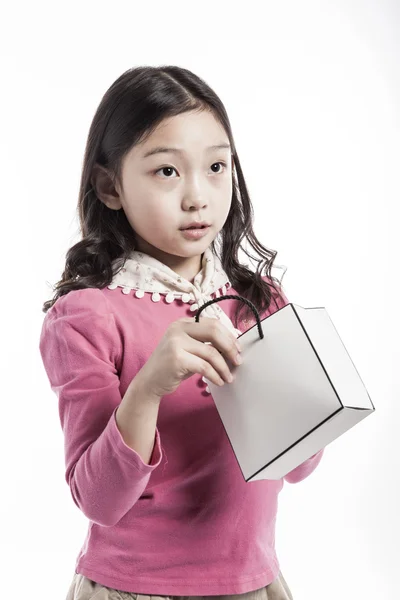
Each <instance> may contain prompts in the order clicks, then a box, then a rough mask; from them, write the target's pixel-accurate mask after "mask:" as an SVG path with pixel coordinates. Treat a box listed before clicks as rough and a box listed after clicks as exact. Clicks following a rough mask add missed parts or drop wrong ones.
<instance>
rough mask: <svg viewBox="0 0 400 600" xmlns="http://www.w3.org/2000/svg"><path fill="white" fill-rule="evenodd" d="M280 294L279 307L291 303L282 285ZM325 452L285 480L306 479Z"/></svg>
mask: <svg viewBox="0 0 400 600" xmlns="http://www.w3.org/2000/svg"><path fill="white" fill-rule="evenodd" d="M276 286H277V287H279V285H278V284H276ZM279 294H280V297H279V298H277V303H278V307H279V308H283V307H284V306H286V305H287V304H289V300H288V299H287V297H286V295H285V294H284V292H283V290H282V287H280V289H279ZM323 453H324V448H322V449H321V450H319V452H317V453H316V454H314V455H313V456H311V457H310V458H309V459H307V460H306V461H304V462H303V463H301V464H300V465H298V466H297V467H296V468H295V469H293V471H290V473H287V475H285V477H284V480H285V481H287V482H288V483H298V482H299V481H302V480H303V479H306V477H308V476H309V475H311V473H312V472H313V471H314V470H315V469H316V468H317V466H318V465H319V463H320V462H321V458H322V455H323Z"/></svg>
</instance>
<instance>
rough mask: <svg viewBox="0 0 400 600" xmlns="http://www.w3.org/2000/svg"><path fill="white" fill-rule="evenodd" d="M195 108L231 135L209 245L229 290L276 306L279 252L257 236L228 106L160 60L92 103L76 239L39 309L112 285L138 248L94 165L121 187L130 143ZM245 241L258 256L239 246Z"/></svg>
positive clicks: (242, 307)
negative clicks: (95, 178)
mask: <svg viewBox="0 0 400 600" xmlns="http://www.w3.org/2000/svg"><path fill="white" fill-rule="evenodd" d="M192 110H209V111H211V112H212V114H213V115H214V117H215V118H216V119H217V120H218V121H219V122H220V123H221V125H222V126H223V128H224V130H225V132H226V134H227V136H228V138H229V142H230V145H231V152H232V156H233V169H232V178H233V186H232V190H233V191H232V202H231V208H230V211H229V214H228V217H227V219H226V222H225V224H224V226H223V228H222V229H221V231H220V232H219V233H218V235H217V237H216V238H215V239H214V240H213V242H212V243H211V250H212V251H213V252H214V253H215V254H218V256H219V258H220V260H221V263H222V266H223V268H224V270H225V272H226V274H227V276H228V277H229V280H230V282H231V284H232V286H233V288H234V289H235V290H236V291H237V292H238V293H239V294H240V295H241V296H244V297H246V298H247V299H248V300H250V301H251V302H252V303H253V304H254V305H255V307H256V308H257V310H258V311H259V312H260V313H261V312H263V311H264V310H267V309H268V308H269V305H270V303H271V301H272V298H273V299H274V301H275V303H276V299H275V296H276V294H275V292H277V293H278V294H279V289H278V288H277V287H276V283H279V282H278V280H277V279H276V278H275V277H273V276H272V274H271V267H272V266H273V262H274V259H275V256H276V254H277V252H276V251H274V250H269V249H267V248H265V247H264V246H263V245H262V244H261V242H259V240H258V239H257V237H256V235H255V233H254V230H253V207H252V203H251V200H250V196H249V193H248V191H247V187H246V182H245V179H244V177H243V173H242V169H241V166H240V161H239V157H238V155H237V152H236V149H235V143H234V140H233V135H232V131H231V126H230V123H229V119H228V115H227V113H226V110H225V107H224V105H223V104H222V102H221V100H220V99H219V97H218V96H217V94H216V93H215V92H214V91H213V90H212V89H211V88H210V87H209V85H208V84H207V83H206V82H205V81H204V80H203V79H201V78H200V77H198V76H197V75H195V74H194V73H192V72H191V71H189V70H188V69H184V68H182V67H178V66H175V65H165V66H160V67H154V66H140V67H136V68H132V69H129V70H128V71H125V73H123V74H122V75H121V76H120V77H118V79H117V80H116V81H115V82H114V83H113V84H112V85H111V87H110V88H109V89H108V90H107V91H106V93H105V94H104V96H103V98H102V100H101V102H100V104H99V106H98V108H97V111H96V113H95V115H94V117H93V120H92V123H91V126H90V129H89V134H88V138H87V143H86V148H85V155H84V160H83V167H82V174H81V181H80V189H79V198H78V207H77V212H78V217H79V224H80V234H81V239H80V241H78V242H77V243H76V244H74V245H73V246H72V247H71V248H70V249H69V250H68V251H67V253H66V262H65V268H64V271H63V273H62V276H61V280H60V281H58V282H57V283H56V285H55V286H53V290H54V291H55V294H54V296H53V298H52V299H51V300H48V301H47V302H45V303H44V304H43V308H42V311H43V312H47V311H48V310H49V309H50V308H51V306H52V305H53V304H54V303H55V302H56V300H57V299H58V298H59V297H61V296H63V295H65V294H68V292H70V291H72V290H78V289H82V288H87V287H96V288H104V287H106V286H107V285H109V284H110V283H111V280H112V278H113V276H114V274H115V273H116V272H117V271H118V270H119V269H120V268H121V266H122V264H123V262H124V261H125V259H126V258H128V257H129V255H130V253H131V252H132V250H134V249H135V232H134V230H133V228H132V227H131V225H130V223H129V221H128V219H127V217H126V215H125V213H124V210H123V209H120V210H112V209H110V208H108V207H107V206H106V205H105V204H104V203H103V202H102V201H101V200H100V199H99V198H98V197H97V195H96V191H95V189H94V188H93V187H92V183H91V181H92V174H93V168H94V166H95V164H96V163H97V164H98V165H101V166H103V167H105V168H106V169H107V170H108V172H109V173H110V176H111V178H112V180H113V182H114V184H115V182H118V183H119V184H121V164H122V161H123V158H124V156H125V155H126V154H127V153H128V152H129V151H130V150H131V148H132V147H133V146H134V145H135V144H137V143H138V142H139V141H140V142H142V141H144V139H146V138H147V136H149V135H150V134H151V133H152V132H153V131H154V129H155V128H156V127H157V126H158V125H159V124H160V122H161V121H162V120H163V119H165V118H168V117H172V116H175V115H178V114H182V113H185V112H187V111H192ZM235 172H236V177H235ZM245 239H246V240H247V242H248V243H249V244H250V246H251V247H252V248H253V250H254V251H255V253H256V256H252V255H251V254H250V253H249V252H248V250H247V248H245V247H243V245H242V240H245ZM217 245H218V246H219V249H218V250H217ZM239 248H241V249H242V250H243V252H245V254H246V255H247V256H248V257H249V258H251V259H253V260H255V261H256V262H257V263H258V266H257V271H256V272H253V271H251V270H250V269H249V268H247V267H246V266H245V265H243V264H241V263H240V262H239V260H238V250H239ZM117 259H118V260H117ZM119 259H121V260H119ZM281 268H282V267H281ZM264 269H265V271H264V272H263V270H264ZM262 275H266V276H267V277H268V281H266V280H265V279H263V278H262ZM273 290H275V292H273ZM235 304H236V305H237V306H236V309H235V314H234V317H233V320H234V325H235V327H238V322H239V316H240V315H241V313H242V311H243V318H244V317H246V316H248V315H250V316H251V317H253V316H254V315H253V312H252V310H251V308H250V307H248V306H247V305H246V304H245V303H243V302H236V303H235Z"/></svg>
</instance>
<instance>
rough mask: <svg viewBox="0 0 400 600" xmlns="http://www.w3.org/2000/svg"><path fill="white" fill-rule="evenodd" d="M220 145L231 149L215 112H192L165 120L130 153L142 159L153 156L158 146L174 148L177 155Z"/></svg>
mask: <svg viewBox="0 0 400 600" xmlns="http://www.w3.org/2000/svg"><path fill="white" fill-rule="evenodd" d="M222 145H224V146H225V147H227V148H226V150H225V151H226V152H228V151H229V150H230V145H229V138H228V135H227V134H226V132H225V130H224V128H223V126H222V125H221V123H219V121H217V119H216V118H215V117H214V115H213V114H211V113H210V112H209V111H202V112H198V111H196V112H194V111H191V112H187V113H183V114H180V115H175V116H173V117H168V118H166V119H164V120H163V121H162V122H161V123H159V125H158V126H157V127H156V129H155V130H154V131H153V132H152V133H151V134H150V135H149V136H148V137H147V138H146V139H145V140H144V141H143V142H141V143H140V144H137V145H136V146H135V147H134V148H132V150H131V154H132V156H133V157H135V158H140V159H145V158H148V157H149V156H152V155H156V154H155V153H153V151H154V150H157V148H160V147H163V148H164V149H165V148H171V147H173V148H175V149H176V155H177V156H179V155H184V154H185V153H186V152H188V153H191V152H195V153H198V152H200V153H203V152H206V151H209V152H211V151H212V150H213V149H216V148H214V147H216V146H222ZM157 155H158V156H160V154H158V153H157Z"/></svg>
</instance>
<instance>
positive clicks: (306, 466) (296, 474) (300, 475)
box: [283, 448, 325, 483]
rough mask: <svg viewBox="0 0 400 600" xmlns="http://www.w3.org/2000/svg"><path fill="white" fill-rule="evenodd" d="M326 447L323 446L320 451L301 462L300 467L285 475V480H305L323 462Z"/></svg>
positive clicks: (290, 481)
mask: <svg viewBox="0 0 400 600" xmlns="http://www.w3.org/2000/svg"><path fill="white" fill-rule="evenodd" d="M324 450H325V448H322V449H321V450H320V451H319V452H317V453H316V454H314V455H313V456H311V457H310V458H309V459H308V460H306V461H305V462H303V463H301V465H299V466H298V467H296V468H295V469H293V471H290V472H289V473H287V475H285V476H284V478H283V479H284V480H285V481H287V482H288V483H299V481H303V479H306V477H308V476H309V475H311V473H312V472H313V471H315V469H316V468H317V467H318V465H319V463H320V462H321V458H322V455H323V453H324Z"/></svg>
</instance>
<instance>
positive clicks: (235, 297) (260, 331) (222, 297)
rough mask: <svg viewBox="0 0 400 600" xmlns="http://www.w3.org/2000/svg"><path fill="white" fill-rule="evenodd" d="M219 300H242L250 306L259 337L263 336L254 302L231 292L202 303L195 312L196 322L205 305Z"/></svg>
mask: <svg viewBox="0 0 400 600" xmlns="http://www.w3.org/2000/svg"><path fill="white" fill-rule="evenodd" d="M221 300H240V301H242V302H244V303H245V304H247V306H250V308H251V310H252V311H253V313H254V314H255V317H256V319H257V327H258V333H259V334H260V339H263V338H264V333H263V330H262V327H261V320H260V317H259V314H258V311H257V308H256V307H255V306H254V304H253V303H252V302H250V300H247V298H243V296H237V295H233V294H225V295H224V296H220V297H219V298H213V299H212V300H209V301H208V302H206V303H205V304H203V306H201V307H200V308H199V309H198V311H197V312H196V316H195V321H196V323H198V322H199V318H200V313H201V311H202V310H204V309H205V308H207V306H210V304H214V302H220V301H221Z"/></svg>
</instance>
